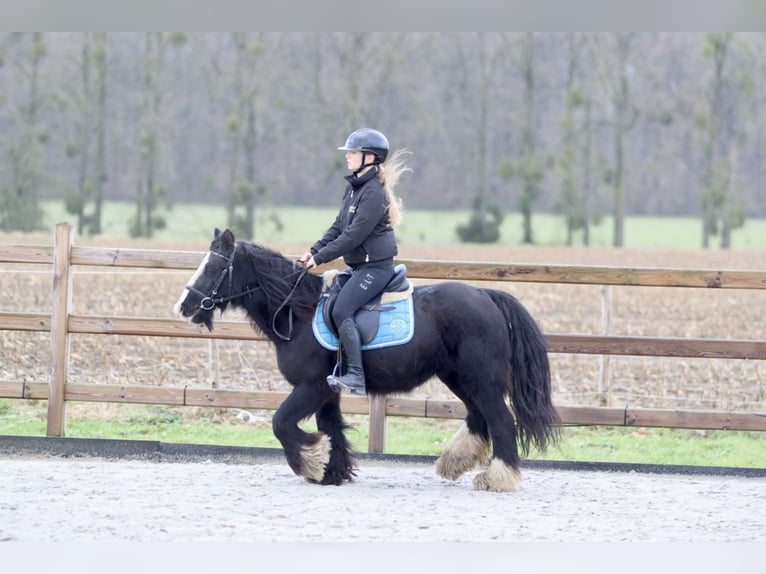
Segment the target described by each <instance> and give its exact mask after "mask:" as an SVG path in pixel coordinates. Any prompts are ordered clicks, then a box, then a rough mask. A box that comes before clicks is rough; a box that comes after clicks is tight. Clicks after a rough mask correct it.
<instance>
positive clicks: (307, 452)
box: [271, 384, 332, 482]
mask: <svg viewBox="0 0 766 574" xmlns="http://www.w3.org/2000/svg"><path fill="white" fill-rule="evenodd" d="M326 392H329V389H328V390H325V389H323V388H322V387H321V386H319V385H311V384H299V385H296V386H295V388H294V389H293V391H292V392H291V393H290V394H289V395H288V396H287V398H286V399H285V400H284V402H283V403H282V404H281V405H280V406H279V408H278V409H277V412H276V413H274V417H273V418H272V422H271V425H272V429H273V430H274V435H275V436H276V437H277V439H279V442H281V443H282V448H283V449H284V451H285V457H286V458H287V464H289V465H290V468H291V469H293V472H294V473H295V474H297V475H298V476H303V477H305V478H306V479H307V480H310V481H312V482H321V481H322V479H323V478H324V475H325V468H326V467H327V464H328V463H329V462H330V448H331V446H332V445H331V443H330V437H328V436H327V435H326V434H325V433H324V432H315V433H307V432H306V431H304V430H302V429H301V428H300V427H298V423H299V422H301V421H302V420H304V419H306V418H308V417H310V416H311V415H312V414H313V413H315V412H317V410H319V408H320V407H321V406H322V403H323V402H324V401H325V396H326V395H325V393H326Z"/></svg>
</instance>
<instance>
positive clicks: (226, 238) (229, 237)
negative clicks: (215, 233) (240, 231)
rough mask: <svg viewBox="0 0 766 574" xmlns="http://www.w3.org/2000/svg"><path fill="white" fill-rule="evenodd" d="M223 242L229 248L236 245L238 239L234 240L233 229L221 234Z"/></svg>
mask: <svg viewBox="0 0 766 574" xmlns="http://www.w3.org/2000/svg"><path fill="white" fill-rule="evenodd" d="M221 242H222V243H223V245H226V246H229V247H231V246H233V245H234V243H236V239H234V234H233V233H232V231H231V229H226V230H225V231H224V232H223V233H222V234H221Z"/></svg>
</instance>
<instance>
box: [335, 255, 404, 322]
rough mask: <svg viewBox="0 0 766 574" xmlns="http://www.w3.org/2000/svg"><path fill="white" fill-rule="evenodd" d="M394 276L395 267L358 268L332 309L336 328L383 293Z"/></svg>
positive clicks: (370, 266) (362, 266)
mask: <svg viewBox="0 0 766 574" xmlns="http://www.w3.org/2000/svg"><path fill="white" fill-rule="evenodd" d="M393 276H394V266H393V265H392V264H390V263H387V264H384V265H375V264H368V265H361V266H359V267H357V268H356V269H355V270H354V272H353V274H352V275H351V277H350V278H349V280H348V281H346V284H345V285H344V286H343V288H342V289H341V290H340V293H339V294H338V298H337V299H336V300H335V305H334V306H333V309H332V320H333V322H334V323H335V325H336V327H339V326H340V324H341V323H342V322H343V321H344V319H347V318H349V317H353V316H354V313H356V311H357V310H358V309H359V308H360V307H361V306H362V305H364V304H366V303H369V302H370V301H371V300H372V299H373V298H374V297H375V296H376V295H377V294H378V293H380V292H381V291H383V289H384V288H385V287H386V285H387V284H388V282H389V281H391V278H392V277H393Z"/></svg>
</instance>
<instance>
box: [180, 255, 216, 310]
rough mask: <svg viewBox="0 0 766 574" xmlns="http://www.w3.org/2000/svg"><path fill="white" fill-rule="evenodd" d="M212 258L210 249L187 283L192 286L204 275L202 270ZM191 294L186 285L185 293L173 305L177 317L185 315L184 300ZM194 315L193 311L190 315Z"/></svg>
mask: <svg viewBox="0 0 766 574" xmlns="http://www.w3.org/2000/svg"><path fill="white" fill-rule="evenodd" d="M209 260H210V252H209V251H208V252H207V253H206V254H205V258H204V259H203V260H202V263H200V264H199V267H197V270H196V271H195V272H194V275H192V276H191V279H189V281H188V283H186V285H191V286H192V287H193V286H194V284H195V283H196V282H197V279H199V278H200V277H201V276H202V272H203V271H204V270H205V266H206V265H207V262H208V261H209ZM188 295H189V290H188V289H187V288H186V287H184V290H183V293H181V297H179V299H178V301H177V302H176V304H175V305H173V313H174V314H175V316H176V317H183V304H184V301H186V297H188ZM191 315H194V313H191V314H190V315H189V316H191Z"/></svg>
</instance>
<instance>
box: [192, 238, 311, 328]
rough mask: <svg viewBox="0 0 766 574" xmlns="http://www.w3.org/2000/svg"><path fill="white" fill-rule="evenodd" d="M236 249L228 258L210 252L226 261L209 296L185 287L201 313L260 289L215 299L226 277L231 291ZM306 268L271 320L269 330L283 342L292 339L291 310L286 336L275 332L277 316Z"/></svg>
mask: <svg viewBox="0 0 766 574" xmlns="http://www.w3.org/2000/svg"><path fill="white" fill-rule="evenodd" d="M237 249H239V244H237V246H236V247H235V248H234V251H232V252H231V255H230V256H229V257H225V256H223V255H221V254H220V253H216V252H215V251H211V252H210V254H211V255H215V256H216V257H220V258H221V259H226V263H227V265H226V267H224V268H223V270H222V271H221V274H220V275H219V276H218V279H217V280H216V282H215V284H214V285H213V289H212V290H211V291H210V295H205V294H204V293H203V292H202V291H200V290H199V289H197V288H196V287H194V286H192V285H187V286H186V289H188V290H189V291H191V292H192V293H195V294H196V295H199V296H200V297H201V298H202V299H201V300H200V302H199V308H200V309H202V310H203V311H212V310H213V309H215V306H216V305H218V304H220V303H228V302H229V301H233V300H234V299H238V298H240V297H244V296H245V295H250V294H251V293H255V292H256V291H258V290H259V289H261V288H262V287H261V286H260V285H258V286H257V287H251V288H250V289H247V290H245V291H242V292H241V293H237V294H236V295H229V296H228V297H216V295H217V294H218V289H220V287H221V284H222V283H223V281H224V279H226V277H227V276H228V278H229V292H230V293H231V289H232V282H233V274H234V256H235V255H236V254H237ZM308 271H309V270H308V268H304V269H303V270H301V271H300V275H299V276H298V279H297V280H296V281H295V285H293V288H292V289H291V290H290V293H288V294H287V297H285V300H284V301H282V303H280V305H279V307H277V310H276V311H275V312H274V316H273V317H272V318H271V329H272V330H273V331H274V334H275V335H276V336H277V337H279V338H280V339H282V340H283V341H290V340H291V339H292V335H293V308H292V307H290V308H289V309H288V313H289V314H288V329H287V335H283V334H282V333H280V332H279V331H278V330H277V325H276V323H277V316H278V315H279V313H280V311H282V309H284V308H285V306H286V305H287V304H288V303H289V302H290V299H291V298H292V296H293V294H294V293H295V290H296V289H297V288H298V284H299V283H300V282H301V280H302V279H303V278H304V277H305V276H306V273H308Z"/></svg>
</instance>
